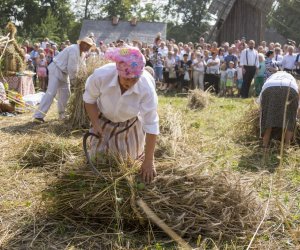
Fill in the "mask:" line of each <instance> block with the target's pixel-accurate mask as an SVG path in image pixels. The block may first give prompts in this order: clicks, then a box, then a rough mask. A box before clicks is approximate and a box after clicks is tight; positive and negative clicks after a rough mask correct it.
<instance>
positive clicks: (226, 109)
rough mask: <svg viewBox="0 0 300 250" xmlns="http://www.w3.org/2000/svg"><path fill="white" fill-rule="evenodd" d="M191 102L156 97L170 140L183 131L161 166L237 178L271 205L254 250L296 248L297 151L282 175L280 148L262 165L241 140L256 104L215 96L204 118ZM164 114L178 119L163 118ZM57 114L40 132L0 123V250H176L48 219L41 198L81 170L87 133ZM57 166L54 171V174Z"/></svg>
mask: <svg viewBox="0 0 300 250" xmlns="http://www.w3.org/2000/svg"><path fill="white" fill-rule="evenodd" d="M187 101H188V100H187V98H186V97H185V96H182V97H163V96H160V98H159V103H160V107H159V113H160V114H161V116H162V121H161V123H162V125H164V126H166V127H165V131H166V133H167V132H168V131H167V129H168V128H169V127H172V126H173V127H174V126H178V124H177V123H176V119H181V121H180V123H179V124H180V130H179V129H178V127H177V129H174V128H173V130H172V131H171V132H172V133H173V134H172V136H173V137H172V140H165V141H160V142H159V143H161V145H163V146H164V147H165V149H164V147H162V149H163V151H164V150H169V152H167V153H164V152H160V153H159V154H157V155H158V156H159V157H158V158H157V159H156V160H157V164H158V165H159V164H169V165H170V166H171V165H172V164H173V163H174V162H175V161H176V164H179V165H182V166H186V167H187V168H188V167H193V168H199V169H200V168H201V172H202V173H209V174H214V173H217V172H219V171H221V170H223V171H233V172H235V173H236V174H238V175H240V176H241V178H242V179H243V181H244V182H247V183H251V184H252V185H253V187H254V188H255V192H256V193H257V195H258V196H259V197H260V198H261V199H263V200H264V208H266V204H267V203H268V202H269V206H268V207H267V208H268V209H267V210H266V218H265V219H264V220H263V222H262V228H261V230H259V231H258V234H257V235H255V237H254V240H253V243H252V247H253V248H252V249H264V248H266V249H297V247H299V246H300V245H299V244H300V242H299V239H300V218H299V214H300V198H299V195H298V193H299V191H300V188H299V186H300V170H299V165H300V158H299V153H300V150H299V148H298V147H295V148H292V149H291V150H288V151H286V152H285V154H284V156H283V157H284V159H283V160H284V161H283V166H282V167H281V168H278V165H279V153H278V151H279V150H278V149H277V148H276V147H274V148H272V149H271V155H270V158H269V161H268V162H267V163H265V162H263V161H262V149H261V148H260V144H259V140H258V139H255V136H254V137H253V138H252V139H251V141H245V140H244V138H242V135H240V133H241V131H242V129H241V130H239V124H240V121H241V119H242V117H243V115H244V114H245V113H246V111H247V110H249V109H250V107H251V106H252V105H253V102H254V100H253V99H248V100H241V99H230V98H215V97H214V98H213V99H212V101H211V102H210V103H209V105H208V106H207V107H205V108H204V109H203V110H201V111H199V110H191V109H189V108H188V103H187ZM166 110H169V111H168V112H171V113H172V112H173V114H174V115H173V116H170V115H169V116H164V113H165V112H166ZM55 111H56V109H55V108H54V107H52V109H51V111H50V113H49V115H48V116H47V121H48V122H47V123H46V124H41V125H36V124H33V123H32V122H31V114H23V115H19V116H17V117H0V138H1V140H0V153H1V159H0V173H1V174H0V221H1V226H0V248H3V249H20V248H22V249H23V248H25V249H27V248H31V249H50V248H51V249H99V248H100V247H105V249H106V248H107V249H134V248H136V249H141V248H148V249H176V244H174V243H170V241H169V239H168V238H167V236H166V235H164V234H161V233H157V232H156V231H157V229H156V228H152V229H149V228H148V229H147V230H148V231H146V232H144V233H139V232H131V233H128V234H126V232H117V231H116V230H115V229H116V225H110V226H109V227H107V231H103V230H102V229H101V228H97V226H95V225H93V223H91V222H89V223H84V222H82V224H78V223H76V222H75V221H74V220H72V219H70V218H67V217H66V218H64V219H62V220H54V219H52V218H49V217H47V216H46V214H47V207H44V206H43V199H44V197H42V193H43V192H42V191H43V190H45V189H47V188H48V187H51V185H52V184H53V183H55V182H56V181H57V180H58V176H59V175H60V173H61V172H62V171H66V170H70V171H71V170H72V169H74V168H76V161H74V158H76V157H77V158H78V159H80V161H82V162H84V158H83V154H82V152H81V139H82V133H81V132H78V131H77V132H76V133H72V131H67V126H65V125H64V124H63V123H62V122H59V121H57V120H56V113H55ZM176 124H177V125H176ZM40 143H43V144H44V145H46V146H45V147H43V146H42V145H40ZM30 145H31V146H30ZM53 145H54V146H53ZM29 146H30V147H29ZM36 146H38V147H40V148H39V150H36V149H35V147H36ZM57 149H58V150H57ZM45 155H46V157H45ZM36 158H38V160H41V164H37V165H35V164H34V163H36V162H38V160H37V159H36ZM62 159H63V160H62ZM53 160H55V164H54V165H55V166H54V167H50V165H51V166H53ZM77 163H78V162H77ZM158 174H159V173H158ZM54 195H55V194H54ZM48 209H50V208H48ZM262 219H263V218H259V221H260V220H262ZM250 240H251V237H248V238H245V239H242V241H239V243H237V242H222V243H218V242H217V241H214V242H212V241H211V240H210V239H208V238H205V237H200V238H199V240H198V241H197V242H190V244H191V245H192V246H194V247H196V246H201V247H202V249H212V248H213V247H214V246H216V247H217V248H219V249H246V248H247V246H248V245H249V243H250ZM103 242H105V246H104V245H103ZM240 242H243V243H240Z"/></svg>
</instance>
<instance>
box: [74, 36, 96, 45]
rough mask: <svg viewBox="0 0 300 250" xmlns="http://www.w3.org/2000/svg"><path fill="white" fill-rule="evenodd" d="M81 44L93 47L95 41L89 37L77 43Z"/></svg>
mask: <svg viewBox="0 0 300 250" xmlns="http://www.w3.org/2000/svg"><path fill="white" fill-rule="evenodd" d="M81 42H84V43H86V44H88V45H90V46H91V47H92V46H94V41H93V39H91V38H89V37H85V38H83V39H81V40H78V41H77V43H78V44H80V43H81Z"/></svg>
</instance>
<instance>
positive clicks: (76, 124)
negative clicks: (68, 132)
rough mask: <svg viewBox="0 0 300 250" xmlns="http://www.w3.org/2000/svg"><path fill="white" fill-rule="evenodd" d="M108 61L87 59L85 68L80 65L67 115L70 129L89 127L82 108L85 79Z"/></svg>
mask: <svg viewBox="0 0 300 250" xmlns="http://www.w3.org/2000/svg"><path fill="white" fill-rule="evenodd" d="M107 63H108V61H106V60H104V59H99V58H89V60H87V62H86V66H84V65H82V66H81V67H80V69H79V72H78V74H77V77H76V80H75V82H74V83H72V84H73V93H72V95H71V98H70V101H69V104H68V109H67V113H68V115H69V119H68V123H69V125H70V127H71V129H82V128H88V127H89V120H88V117H87V114H86V111H85V108H84V102H83V98H82V96H83V93H84V88H85V83H86V80H87V78H88V77H89V76H90V75H91V74H92V73H93V72H94V70H95V69H96V68H99V67H101V66H103V65H105V64H107Z"/></svg>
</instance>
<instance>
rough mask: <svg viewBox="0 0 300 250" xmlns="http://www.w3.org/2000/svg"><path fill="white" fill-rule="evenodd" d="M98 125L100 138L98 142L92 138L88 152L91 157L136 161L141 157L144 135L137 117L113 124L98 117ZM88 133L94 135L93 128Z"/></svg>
mask: <svg viewBox="0 0 300 250" xmlns="http://www.w3.org/2000/svg"><path fill="white" fill-rule="evenodd" d="M99 124H100V127H101V128H102V138H101V139H100V140H99V139H98V138H96V137H93V136H92V138H91V141H90V150H89V151H90V156H91V157H95V156H97V155H99V154H100V155H102V154H105V155H114V156H117V157H121V158H123V159H131V160H136V159H139V158H141V157H142V156H143V153H144V146H145V133H144V131H143V128H142V124H141V122H140V120H139V119H138V118H137V117H135V118H132V119H130V120H127V121H125V122H119V123H114V122H112V121H110V120H108V119H106V118H105V117H103V116H102V115H100V117H99ZM90 132H92V133H94V131H93V128H91V129H90Z"/></svg>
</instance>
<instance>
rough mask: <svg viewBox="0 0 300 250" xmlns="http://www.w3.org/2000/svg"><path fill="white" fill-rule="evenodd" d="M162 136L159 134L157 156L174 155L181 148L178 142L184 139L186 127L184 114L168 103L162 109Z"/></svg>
mask: <svg viewBox="0 0 300 250" xmlns="http://www.w3.org/2000/svg"><path fill="white" fill-rule="evenodd" d="M159 113H160V116H159V117H160V124H159V125H160V136H158V140H157V145H156V151H155V156H156V157H160V158H164V157H174V156H175V155H176V154H177V151H178V149H179V147H178V143H179V142H180V141H183V139H184V133H185V132H184V131H185V127H184V124H183V119H182V114H181V113H180V112H179V111H178V110H175V109H174V107H172V106H171V105H168V106H167V107H165V108H164V109H163V110H160V112H159Z"/></svg>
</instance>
